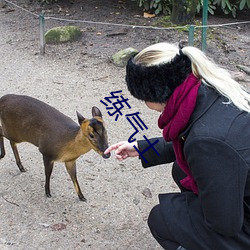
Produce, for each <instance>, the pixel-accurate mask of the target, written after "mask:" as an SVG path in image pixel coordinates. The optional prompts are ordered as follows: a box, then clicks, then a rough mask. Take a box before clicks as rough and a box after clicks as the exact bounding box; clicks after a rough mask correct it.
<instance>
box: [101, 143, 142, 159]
mask: <svg viewBox="0 0 250 250" xmlns="http://www.w3.org/2000/svg"><path fill="white" fill-rule="evenodd" d="M134 146H136V147H137V146H138V144H137V142H134V143H129V142H128V141H121V142H118V143H116V144H113V145H111V146H110V147H108V148H107V149H106V150H105V152H104V154H108V153H110V152H111V151H113V150H115V157H116V158H117V159H118V160H120V161H122V160H125V159H126V158H128V157H136V156H139V153H138V152H137V151H136V149H135V148H134Z"/></svg>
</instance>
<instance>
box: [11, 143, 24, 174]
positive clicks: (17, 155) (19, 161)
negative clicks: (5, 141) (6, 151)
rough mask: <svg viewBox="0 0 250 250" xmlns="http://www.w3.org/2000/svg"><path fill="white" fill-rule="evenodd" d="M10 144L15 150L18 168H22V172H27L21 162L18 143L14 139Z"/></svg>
mask: <svg viewBox="0 0 250 250" xmlns="http://www.w3.org/2000/svg"><path fill="white" fill-rule="evenodd" d="M10 145H11V148H12V150H13V153H14V156H15V159H16V164H17V166H18V168H19V169H20V171H21V172H25V169H24V167H23V165H22V163H21V160H20V157H19V154H18V151H17V146H16V143H15V142H14V141H10Z"/></svg>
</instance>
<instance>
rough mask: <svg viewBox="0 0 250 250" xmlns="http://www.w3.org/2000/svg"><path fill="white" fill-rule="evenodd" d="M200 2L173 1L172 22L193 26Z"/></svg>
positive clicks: (196, 0) (191, 0)
mask: <svg viewBox="0 0 250 250" xmlns="http://www.w3.org/2000/svg"><path fill="white" fill-rule="evenodd" d="M197 4H198V0H173V8H172V13H171V22H172V23H174V24H178V25H185V24H192V23H193V22H194V18H195V14H196V6H197Z"/></svg>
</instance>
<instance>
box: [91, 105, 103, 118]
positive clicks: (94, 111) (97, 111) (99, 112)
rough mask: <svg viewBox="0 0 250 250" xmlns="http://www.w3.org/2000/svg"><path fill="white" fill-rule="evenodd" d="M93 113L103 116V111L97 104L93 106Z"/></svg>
mask: <svg viewBox="0 0 250 250" xmlns="http://www.w3.org/2000/svg"><path fill="white" fill-rule="evenodd" d="M92 115H93V117H94V116H100V117H102V113H101V111H100V109H99V108H97V107H96V106H94V107H92Z"/></svg>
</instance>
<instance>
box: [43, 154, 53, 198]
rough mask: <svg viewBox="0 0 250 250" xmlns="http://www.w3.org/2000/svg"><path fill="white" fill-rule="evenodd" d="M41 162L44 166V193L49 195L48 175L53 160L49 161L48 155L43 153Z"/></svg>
mask: <svg viewBox="0 0 250 250" xmlns="http://www.w3.org/2000/svg"><path fill="white" fill-rule="evenodd" d="M43 163H44V168H45V194H46V196H47V197H51V193H50V177H51V174H52V170H53V166H54V162H53V161H51V159H50V157H48V156H46V155H43Z"/></svg>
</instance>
